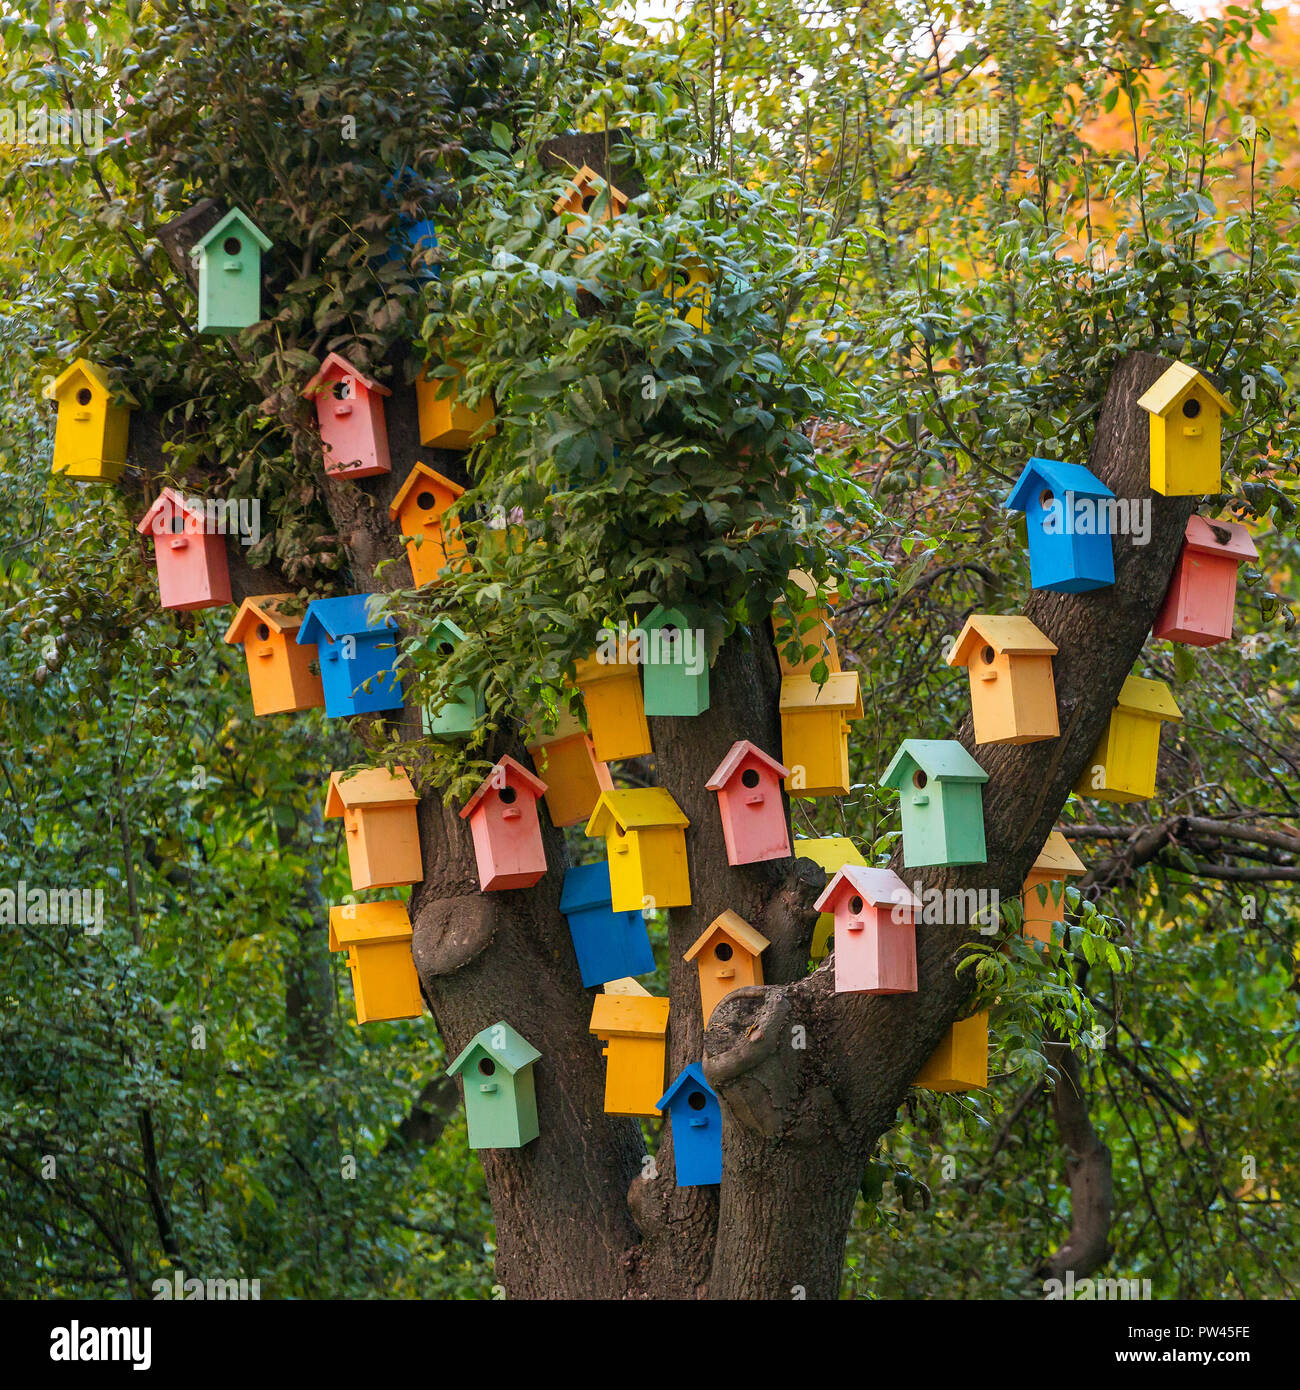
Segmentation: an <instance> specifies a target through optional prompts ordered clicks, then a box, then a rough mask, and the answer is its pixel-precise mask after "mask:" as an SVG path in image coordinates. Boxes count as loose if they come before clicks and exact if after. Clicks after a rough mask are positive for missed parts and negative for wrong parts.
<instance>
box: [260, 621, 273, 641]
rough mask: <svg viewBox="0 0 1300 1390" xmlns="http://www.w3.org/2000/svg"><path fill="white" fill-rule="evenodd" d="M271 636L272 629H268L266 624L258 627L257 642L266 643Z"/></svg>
mask: <svg viewBox="0 0 1300 1390" xmlns="http://www.w3.org/2000/svg"><path fill="white" fill-rule="evenodd" d="M270 635H271V629H270V628H269V627H267V625H266V624H265V623H258V625H257V640H258V641H259V642H265V641H266V639H267V638H268V637H269V636H270Z"/></svg>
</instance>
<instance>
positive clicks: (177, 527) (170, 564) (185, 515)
mask: <svg viewBox="0 0 1300 1390" xmlns="http://www.w3.org/2000/svg"><path fill="white" fill-rule="evenodd" d="M135 529H136V530H137V531H139V532H140V534H141V535H142V536H144V535H150V536H152V537H153V558H154V564H155V565H156V566H157V567H158V594H159V598H160V600H161V602H162V606H163V607H164V608H176V609H185V610H193V609H196V608H220V607H221V605H222V604H223V603H229V602H230V571H229V569H228V568H227V566H226V538H225V537H224V536H221V535H218V534H217V533H216V532H215V531H209V530H208V526H207V516H206V514H205V511H204V508H203V507H202V506H195V505H194V503H193V502H191V501H187V500H186V499H185V498H184V497H182V496H181V495H180V493H178V492H173V491H172V489H171V488H169V487H165V488H163V490H162V492H160V493H159V494H158V500H157V501H156V502H155V503H154V504H153V506H152V507H150V508H149V510H148V511H147V512H145V514H144V516H142V517H141V518H140V522H139V524H138V525H137V526H136V528H135Z"/></svg>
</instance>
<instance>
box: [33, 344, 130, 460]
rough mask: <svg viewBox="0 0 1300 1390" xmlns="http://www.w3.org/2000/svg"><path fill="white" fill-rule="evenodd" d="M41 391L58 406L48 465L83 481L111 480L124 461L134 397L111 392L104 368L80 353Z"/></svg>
mask: <svg viewBox="0 0 1300 1390" xmlns="http://www.w3.org/2000/svg"><path fill="white" fill-rule="evenodd" d="M45 394H46V396H47V397H48V398H49V399H51V400H53V401H55V402H56V404H57V405H58V414H57V416H56V417H55V423H54V457H53V459H52V460H51V463H50V467H51V470H52V471H53V472H55V473H62V474H63V475H64V476H65V477H68V478H77V479H79V480H81V481H83V482H101V483H112V482H116V481H117V479H118V478H119V477H120V476H121V473H122V469H123V468H124V467H125V465H126V436H127V428H128V422H129V420H130V412H131V411H132V410H134V409H135V408H136V406H137V404H138V403H137V401H136V399H135V397H134V396H131V395H129V394H128V393H127V392H126V391H118V392H117V393H116V394H115V393H114V391H113V388H112V387H111V386H110V385H109V384H108V376H107V374H106V373H105V371H104V369H103V368H102V367H97V366H96V365H95V364H94V363H93V362H89V361H87V360H86V358H84V357H78V358H77V360H76V361H75V362H73V363H72V365H71V366H70V367H67V368H65V369H64V371H62V372H61V373H60V374H59V375H58V376H57V377H55V379H54V381H53V383H52V384H51V385H50V386H49V387H47V389H46V392H45Z"/></svg>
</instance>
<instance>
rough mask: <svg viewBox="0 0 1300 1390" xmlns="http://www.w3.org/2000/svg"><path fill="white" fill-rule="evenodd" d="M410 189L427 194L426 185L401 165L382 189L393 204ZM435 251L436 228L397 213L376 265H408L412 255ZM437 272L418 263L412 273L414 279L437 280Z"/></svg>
mask: <svg viewBox="0 0 1300 1390" xmlns="http://www.w3.org/2000/svg"><path fill="white" fill-rule="evenodd" d="M413 190H414V191H417V192H419V193H420V194H425V193H427V192H428V186H427V185H426V184H425V183H424V181H423V180H422V179H417V178H416V177H415V175H414V174H412V173H411V171H410V170H409V169H408V168H406V167H405V166H403V167H402V168H401V169H399V170H398V171H397V173H395V174H394V175H393V177H392V178H391V179H389V180H388V183H387V184H386V185H385V186H384V197H385V198H386V199H387V200H388V201H389V202H393V201H396V200H397V199H400V198H402V197H403V196H409V195H410V193H411V192H412V191H413ZM437 249H438V229H437V227H436V226H435V224H434V223H433V221H432V220H431V219H430V218H427V217H412V216H410V215H409V214H408V213H405V212H399V213H398V215H397V222H396V224H395V226H394V227H393V229H392V231H391V232H390V233H389V235H388V251H387V253H386V254H385V255H383V256H380V257H378V260H379V264H380V265H389V264H390V263H391V262H393V261H401V262H402V263H403V264H406V265H409V264H410V262H411V258H412V257H413V256H415V255H417V254H419V253H422V252H425V251H436V250H437ZM441 273H442V272H441V268H440V267H439V266H436V265H429V264H428V263H427V262H422V263H421V265H420V266H419V268H418V269H417V270H416V272H415V278H416V279H417V280H437V279H438V278H439V277H440V275H441Z"/></svg>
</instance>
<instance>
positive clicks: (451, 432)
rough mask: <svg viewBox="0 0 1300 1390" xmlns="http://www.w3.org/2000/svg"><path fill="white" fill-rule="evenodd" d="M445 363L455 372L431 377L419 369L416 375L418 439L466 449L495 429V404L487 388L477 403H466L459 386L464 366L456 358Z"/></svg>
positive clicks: (430, 445) (436, 446)
mask: <svg viewBox="0 0 1300 1390" xmlns="http://www.w3.org/2000/svg"><path fill="white" fill-rule="evenodd" d="M446 365H447V366H448V367H451V368H454V375H452V376H450V377H446V376H438V377H433V378H430V377H428V376H426V375H425V373H424V372H421V373H420V375H419V376H418V377H416V379H415V407H416V410H417V411H418V412H419V417H420V443H421V444H423V445H425V446H426V447H427V448H430V449H468V448H470V447H471V446H472V445H474V444H476V443H478V441H479V440H480V439H490V438H491V437H492V436H493V435H494V434H495V433H496V432H497V429H496V426H495V425H494V424H492V423H491V421H492V418H493V416H494V415H495V414H496V407H495V406H494V405H493V404H492V396H491V393H490V392H487V391H485V392H484V393H483V394H482V395H481V396H480V397H479V401H478V404H477V405H472V406H471V405H467V404H466V403H465V401H464V399H463V397H464V394H465V393H464V392H463V391H462V389H461V387H462V383H463V378H464V375H465V369H464V367H463V366H462V365H461V364H460V363H459V362H448V363H447V364H446Z"/></svg>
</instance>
